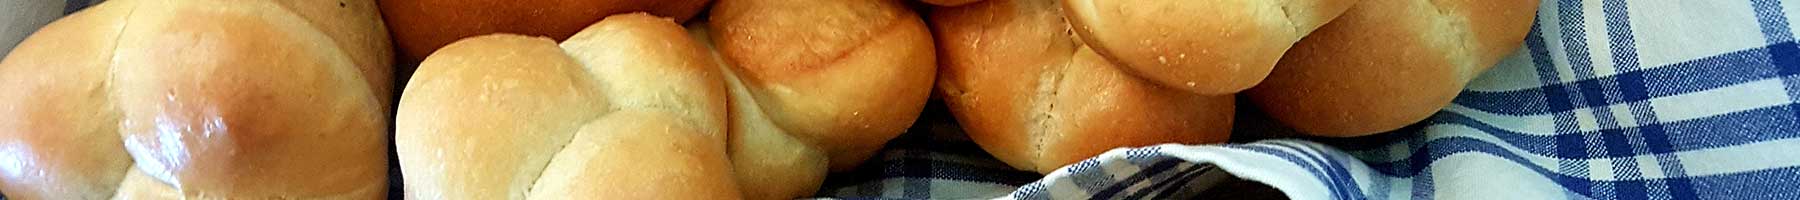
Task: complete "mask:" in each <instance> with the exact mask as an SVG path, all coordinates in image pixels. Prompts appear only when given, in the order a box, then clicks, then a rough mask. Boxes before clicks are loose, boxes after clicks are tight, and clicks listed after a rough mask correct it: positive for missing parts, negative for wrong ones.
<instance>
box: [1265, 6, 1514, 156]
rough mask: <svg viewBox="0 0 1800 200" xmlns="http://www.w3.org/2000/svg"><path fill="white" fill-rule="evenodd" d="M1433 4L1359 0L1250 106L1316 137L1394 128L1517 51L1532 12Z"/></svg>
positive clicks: (1439, 104) (1287, 63)
mask: <svg viewBox="0 0 1800 200" xmlns="http://www.w3.org/2000/svg"><path fill="white" fill-rule="evenodd" d="M1433 2H1437V1H1364V2H1363V3H1361V4H1359V5H1358V6H1357V7H1355V8H1352V9H1351V10H1350V11H1348V12H1346V13H1345V14H1344V16H1343V17H1340V18H1339V19H1338V20H1337V21H1335V22H1332V23H1331V24H1327V25H1325V26H1324V27H1321V28H1319V30H1318V31H1315V32H1314V33H1313V35H1312V36H1308V37H1307V38H1306V39H1304V40H1301V41H1300V42H1299V43H1298V44H1297V45H1295V47H1294V49H1292V50H1289V51H1288V56H1287V57H1284V58H1283V59H1282V61H1281V64H1280V65H1279V66H1277V67H1276V68H1275V72H1274V73H1272V75H1270V76H1269V79H1268V80H1267V81H1264V82H1263V84H1262V85H1260V86H1257V88H1254V89H1251V90H1250V91H1249V92H1248V94H1249V97H1250V99H1251V100H1253V101H1255V102H1256V103H1257V104H1258V105H1259V106H1261V107H1262V109H1263V110H1264V111H1266V112H1267V113H1269V115H1270V116H1271V117H1273V118H1275V119H1277V120H1280V121H1282V122H1285V123H1286V124H1288V125H1290V126H1292V127H1294V128H1295V129H1298V130H1300V131H1302V132H1306V133H1310V134H1313V135H1319V136H1334V137H1351V136H1362V135H1368V134H1374V133H1379V132H1384V131H1390V130H1394V129H1398V128H1400V127H1403V126H1406V125H1407V124H1412V123H1414V122H1418V121H1420V120H1423V119H1425V117H1428V116H1430V115H1431V114H1432V113H1434V112H1436V111H1437V110H1438V109H1439V108H1443V107H1444V106H1446V105H1448V104H1449V103H1450V101H1451V100H1452V99H1453V98H1455V96H1456V94H1457V92H1458V91H1460V90H1461V89H1462V87H1463V85H1464V84H1467V83H1468V81H1470V80H1471V79H1473V78H1474V77H1475V76H1476V75H1477V74H1480V73H1481V72H1482V71H1485V70H1486V69H1487V68H1489V67H1491V66H1492V65H1494V64H1495V62H1498V61H1499V58H1500V57H1501V56H1504V55H1506V54H1508V53H1511V50H1512V49H1515V48H1518V45H1519V43H1520V42H1521V41H1523V39H1524V35H1525V32H1526V31H1527V29H1528V28H1529V26H1530V22H1531V15H1532V14H1531V13H1533V11H1534V10H1535V9H1536V7H1535V6H1536V5H1537V4H1536V1H1533V0H1519V1H1479V2H1480V3H1471V2H1465V3H1461V4H1436V5H1434V3H1433ZM1457 2H1460V1H1457Z"/></svg>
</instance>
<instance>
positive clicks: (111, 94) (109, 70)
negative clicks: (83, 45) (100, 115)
mask: <svg viewBox="0 0 1800 200" xmlns="http://www.w3.org/2000/svg"><path fill="white" fill-rule="evenodd" d="M131 3H132V4H131V9H127V10H126V11H125V16H124V17H123V19H120V20H123V22H120V23H119V29H118V31H117V32H116V34H118V35H115V36H113V41H112V44H111V45H112V50H111V51H107V52H108V53H111V54H112V55H108V56H107V57H106V80H105V81H101V82H100V87H105V88H106V89H104V90H103V91H106V105H107V111H111V112H113V114H114V115H123V114H122V112H121V111H120V110H119V92H117V91H116V90H118V87H114V86H113V84H114V83H113V82H115V80H118V78H119V76H118V72H119V70H118V69H117V68H118V66H119V65H118V64H117V63H114V62H117V61H118V60H119V42H120V41H124V40H125V30H128V29H129V28H130V27H131V22H132V21H131V19H132V18H133V16H136V15H137V11H138V8H143V7H144V6H143V4H142V3H143V2H131ZM119 118H124V117H123V116H119ZM120 120H123V119H120ZM122 124H123V123H118V124H115V125H114V126H123V125H122ZM115 128H118V129H115V130H114V131H115V132H114V133H113V134H114V135H115V137H119V139H120V140H121V141H123V140H124V139H125V133H124V131H125V130H124V129H123V127H115ZM120 145H124V144H120ZM125 150H126V152H125V154H126V155H125V159H129V160H131V166H128V167H126V168H125V171H123V172H118V173H122V174H125V175H121V176H119V177H121V178H120V179H119V180H117V181H114V182H113V184H112V185H113V187H112V188H113V192H112V194H108V195H106V198H107V199H112V198H115V197H117V196H119V188H120V187H124V186H125V179H126V178H123V177H125V176H129V175H130V173H131V169H136V168H137V167H138V166H137V165H138V164H137V158H135V157H132V156H131V152H130V149H125ZM164 184H167V183H164Z"/></svg>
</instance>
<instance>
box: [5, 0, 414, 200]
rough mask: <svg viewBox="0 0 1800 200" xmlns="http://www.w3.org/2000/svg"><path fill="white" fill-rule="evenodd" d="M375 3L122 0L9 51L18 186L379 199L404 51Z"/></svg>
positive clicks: (132, 195) (23, 192) (13, 189)
mask: <svg viewBox="0 0 1800 200" xmlns="http://www.w3.org/2000/svg"><path fill="white" fill-rule="evenodd" d="M375 10H376V8H375V2H374V1H297V0H254V1H252V0H244V1H202V0H192V1H190V0H178V1H143V0H113V1H107V2H105V3H102V4H99V5H97V6H95V7H92V8H89V9H87V10H84V11H81V12H77V13H75V14H73V15H70V16H68V17H66V18H63V19H61V20H58V21H56V22H53V23H51V24H50V25H48V26H46V27H44V28H43V29H41V30H39V31H38V32H37V33H36V34H34V35H33V36H31V37H30V38H28V39H26V40H25V41H24V42H23V43H22V44H21V45H20V46H19V47H18V48H17V49H15V50H14V51H13V52H12V53H11V54H10V55H8V56H7V57H6V58H5V60H4V61H0V163H4V164H0V192H4V193H5V194H6V195H7V197H9V198H15V199H105V198H109V197H111V198H122V199H136V198H196V199H371V198H380V197H382V196H383V195H384V194H385V192H386V189H387V187H386V186H387V176H386V172H387V169H388V168H387V156H386V155H387V154H386V151H387V139H386V137H385V135H384V132H385V130H386V129H387V122H388V121H387V120H386V119H385V116H386V115H385V113H386V111H385V109H386V108H385V106H384V103H383V102H386V99H387V98H385V97H386V95H385V94H388V92H387V90H388V88H389V84H388V80H389V79H390V77H389V76H390V75H389V73H390V70H391V68H390V67H391V66H392V58H391V55H390V53H389V49H390V48H389V46H388V43H387V40H386V36H385V35H386V34H385V32H386V30H385V29H384V28H383V26H382V23H381V20H380V18H379V15H377V14H376V11H375Z"/></svg>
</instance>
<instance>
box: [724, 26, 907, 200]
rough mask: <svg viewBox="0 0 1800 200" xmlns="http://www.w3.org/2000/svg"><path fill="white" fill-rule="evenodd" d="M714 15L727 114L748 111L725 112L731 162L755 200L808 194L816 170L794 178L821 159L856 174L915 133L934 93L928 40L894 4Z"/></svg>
mask: <svg viewBox="0 0 1800 200" xmlns="http://www.w3.org/2000/svg"><path fill="white" fill-rule="evenodd" d="M710 15H711V18H710V19H709V20H710V21H709V22H708V27H709V28H710V30H711V31H709V33H708V35H710V36H711V38H712V40H711V41H713V42H716V47H717V49H718V51H719V53H720V55H721V56H722V57H723V58H724V60H725V62H724V63H725V64H728V65H730V66H731V67H730V69H731V70H727V71H728V72H729V73H732V74H733V75H734V76H733V77H734V80H737V81H731V82H733V83H734V84H733V85H737V84H740V83H741V84H742V87H741V88H740V87H734V89H733V91H734V92H733V94H734V95H733V98H732V101H733V102H734V103H733V105H736V106H734V107H733V109H734V110H735V109H754V110H738V111H733V113H734V115H733V120H734V124H736V125H733V127H734V130H733V132H732V133H733V134H732V136H733V138H732V140H733V141H732V144H738V145H733V146H732V161H733V162H735V164H736V165H737V168H736V170H737V173H738V177H739V181H740V182H739V183H740V184H741V186H743V187H745V188H746V189H745V191H746V194H748V195H749V196H750V197H751V198H754V199H770V198H782V199H785V198H792V197H796V196H798V195H809V194H812V193H813V192H814V191H816V190H817V187H818V185H819V184H820V183H822V182H823V181H824V179H823V177H824V174H823V173H822V172H821V173H820V174H808V175H801V174H802V173H795V171H802V170H806V169H811V167H819V166H820V165H819V164H818V163H814V162H821V161H822V162H826V163H828V165H823V166H828V167H829V169H831V170H833V171H844V170H849V169H851V168H853V167H855V166H856V165H858V164H859V163H862V161H863V160H866V159H868V158H869V157H870V156H873V155H874V154H875V152H876V151H877V150H880V149H881V147H882V145H884V144H886V143H887V141H888V140H890V139H893V138H894V137H897V136H899V134H900V133H901V132H903V131H905V130H906V128H907V127H909V126H911V125H912V122H913V120H914V119H915V118H917V117H918V115H919V112H920V111H921V110H922V109H923V108H924V106H925V101H926V100H927V99H928V98H929V97H930V96H931V85H932V80H933V78H934V77H935V75H936V70H937V69H936V67H935V65H934V63H933V61H934V60H935V59H936V57H935V56H936V54H935V52H934V50H933V46H932V43H931V34H930V32H929V30H927V28H926V26H925V23H924V21H923V20H922V19H920V18H919V16H918V14H916V13H913V12H912V10H911V9H909V8H907V7H906V5H905V4H904V2H902V1H899V0H807V1H788V0H721V1H718V3H717V4H716V5H713V9H712V12H711V13H710ZM758 113H760V114H758ZM749 144H781V145H749ZM792 144H804V145H802V147H811V148H810V149H805V148H794V147H785V146H792ZM811 154H823V155H825V156H826V157H825V158H814V157H812V155H811ZM796 166H807V167H806V168H800V170H796V169H795V167H796ZM776 183H780V184H776ZM789 183H793V184H789ZM800 186H805V187H800Z"/></svg>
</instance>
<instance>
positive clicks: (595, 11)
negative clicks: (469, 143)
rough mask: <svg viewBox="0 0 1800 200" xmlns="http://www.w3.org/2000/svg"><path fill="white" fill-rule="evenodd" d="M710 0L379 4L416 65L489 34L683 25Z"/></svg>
mask: <svg viewBox="0 0 1800 200" xmlns="http://www.w3.org/2000/svg"><path fill="white" fill-rule="evenodd" d="M708 2H710V0H580V1H570V0H382V1H381V12H382V15H384V16H385V17H386V18H387V21H388V24H389V25H391V26H393V27H392V28H393V29H394V43H395V44H396V45H399V47H400V48H399V49H400V52H401V55H402V56H401V57H402V58H405V59H406V60H407V61H409V62H417V61H419V60H423V59H425V56H427V55H431V52H432V51H436V50H437V49H438V48H442V47H444V45H448V44H450V42H455V41H457V40H460V39H463V38H467V37H474V36H479V35H487V34H494V33H512V34H519V35H527V36H540V37H550V38H554V39H555V40H557V41H562V40H563V39H567V38H569V36H572V35H575V32H576V31H580V30H581V29H582V28H584V27H587V26H588V25H591V24H594V22H598V21H600V18H604V17H606V16H611V15H613V14H620V13H627V12H649V13H651V14H655V15H658V16H665V17H673V18H675V19H676V21H685V20H687V19H688V18H689V17H693V16H694V15H696V14H698V13H700V11H701V10H702V9H703V8H705V7H706V4H707V3H708Z"/></svg>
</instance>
